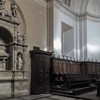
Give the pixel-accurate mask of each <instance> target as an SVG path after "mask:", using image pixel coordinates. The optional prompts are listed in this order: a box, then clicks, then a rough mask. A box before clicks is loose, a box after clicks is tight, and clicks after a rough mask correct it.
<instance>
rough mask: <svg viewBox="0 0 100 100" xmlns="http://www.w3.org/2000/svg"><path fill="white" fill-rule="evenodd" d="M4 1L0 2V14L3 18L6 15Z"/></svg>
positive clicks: (0, 0)
mask: <svg viewBox="0 0 100 100" xmlns="http://www.w3.org/2000/svg"><path fill="white" fill-rule="evenodd" d="M5 3H6V1H5V0H0V14H1V15H2V16H3V17H4V16H5V15H7V14H8V12H7V10H6V8H5Z"/></svg>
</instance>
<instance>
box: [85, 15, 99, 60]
mask: <svg viewBox="0 0 100 100" xmlns="http://www.w3.org/2000/svg"><path fill="white" fill-rule="evenodd" d="M87 57H88V58H90V59H93V60H94V61H96V59H97V60H98V61H100V18H96V17H90V16H88V17H87Z"/></svg>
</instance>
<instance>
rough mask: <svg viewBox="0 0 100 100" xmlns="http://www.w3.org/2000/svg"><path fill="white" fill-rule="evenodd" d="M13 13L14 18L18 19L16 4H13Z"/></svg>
mask: <svg viewBox="0 0 100 100" xmlns="http://www.w3.org/2000/svg"><path fill="white" fill-rule="evenodd" d="M11 12H12V16H13V17H17V5H16V3H15V2H13V3H12V4H11Z"/></svg>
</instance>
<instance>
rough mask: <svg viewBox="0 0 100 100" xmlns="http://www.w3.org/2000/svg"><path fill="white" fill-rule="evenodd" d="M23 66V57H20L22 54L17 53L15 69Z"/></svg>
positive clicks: (20, 68)
mask: <svg viewBox="0 0 100 100" xmlns="http://www.w3.org/2000/svg"><path fill="white" fill-rule="evenodd" d="M22 68H23V58H22V54H18V55H17V68H16V69H17V70H22Z"/></svg>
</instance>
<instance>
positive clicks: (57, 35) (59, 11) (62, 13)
mask: <svg viewBox="0 0 100 100" xmlns="http://www.w3.org/2000/svg"><path fill="white" fill-rule="evenodd" d="M53 15H54V28H53V32H54V36H53V40H54V44H53V45H54V52H55V55H56V56H58V55H62V38H61V37H62V36H61V34H62V26H61V24H62V22H63V23H65V24H68V25H69V26H71V27H73V34H70V35H71V36H70V38H71V40H73V41H74V42H72V44H69V43H66V45H68V47H69V49H70V50H71V51H73V54H72V55H69V56H72V57H75V58H76V53H75V50H76V49H77V48H76V30H77V27H76V24H77V23H76V15H75V14H73V13H72V12H70V11H69V10H68V9H66V8H64V7H62V6H60V5H59V4H57V3H56V2H54V12H53ZM67 39H68V37H66V40H67ZM71 45H73V48H72V46H71ZM67 53H68V52H67Z"/></svg>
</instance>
